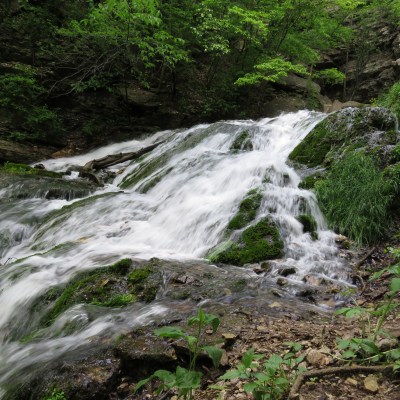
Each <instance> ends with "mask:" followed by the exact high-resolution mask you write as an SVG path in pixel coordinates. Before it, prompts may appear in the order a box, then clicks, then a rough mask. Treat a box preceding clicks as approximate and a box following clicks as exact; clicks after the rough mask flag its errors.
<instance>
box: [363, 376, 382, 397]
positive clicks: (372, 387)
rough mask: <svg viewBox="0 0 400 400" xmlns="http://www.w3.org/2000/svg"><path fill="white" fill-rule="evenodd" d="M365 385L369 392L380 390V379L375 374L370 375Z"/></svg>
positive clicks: (365, 380)
mask: <svg viewBox="0 0 400 400" xmlns="http://www.w3.org/2000/svg"><path fill="white" fill-rule="evenodd" d="M364 387H365V389H367V390H368V391H369V392H372V393H376V392H378V390H379V384H378V379H377V378H376V376H375V375H368V376H367V377H366V378H365V379H364Z"/></svg>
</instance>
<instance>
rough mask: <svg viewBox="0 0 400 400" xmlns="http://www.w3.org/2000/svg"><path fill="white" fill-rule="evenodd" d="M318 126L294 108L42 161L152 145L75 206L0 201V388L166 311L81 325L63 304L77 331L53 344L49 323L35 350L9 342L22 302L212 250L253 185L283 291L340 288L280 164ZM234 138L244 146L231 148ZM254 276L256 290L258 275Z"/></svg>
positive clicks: (141, 308)
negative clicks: (276, 235)
mask: <svg viewBox="0 0 400 400" xmlns="http://www.w3.org/2000/svg"><path fill="white" fill-rule="evenodd" d="M322 118H323V115H322V114H318V113H310V112H308V111H300V112H298V113H293V114H286V115H283V116H281V117H278V118H273V119H262V120H260V121H257V122H254V121H228V122H219V123H215V124H211V125H198V126H195V127H193V128H191V129H187V130H179V131H165V132H159V133H158V134H156V135H154V136H152V137H150V138H147V139H146V140H144V141H130V142H125V143H121V144H116V145H112V146H108V147H104V148H102V149H99V150H96V151H95V152H92V153H89V154H86V155H83V156H78V157H73V158H66V159H58V160H48V161H45V162H44V165H45V166H46V168H47V169H49V170H54V171H65V170H66V169H67V168H68V167H70V166H73V165H83V164H85V163H86V162H87V161H89V160H92V159H94V158H99V157H102V156H105V155H107V154H113V153H117V152H129V151H135V150H137V149H139V148H142V147H144V146H146V145H149V144H151V143H155V142H157V141H160V140H164V141H163V143H162V144H161V145H160V146H158V147H157V148H156V149H155V150H153V151H152V152H151V153H149V154H147V155H145V156H143V157H141V159H139V160H137V161H135V162H127V163H125V164H121V165H118V166H116V167H114V168H111V170H113V171H114V172H116V173H117V175H116V178H115V179H114V180H113V182H112V183H109V184H107V185H105V187H104V188H102V189H101V190H99V191H98V192H97V193H95V195H92V196H89V197H88V198H86V199H84V200H77V201H72V202H68V201H66V200H44V199H41V198H31V199H21V200H15V201H12V202H11V201H9V200H3V201H1V202H0V210H1V213H2V221H1V223H0V227H1V231H2V232H3V233H2V239H3V244H2V246H1V247H0V251H2V253H0V255H1V260H2V262H3V264H4V265H3V266H1V267H0V285H1V287H0V304H1V306H2V312H1V313H0V341H1V342H2V346H1V349H0V386H1V385H5V384H7V382H8V381H9V379H11V377H13V378H14V377H16V376H18V374H19V375H23V374H24V373H26V371H27V370H29V369H32V368H35V366H36V365H38V364H41V363H46V362H48V361H51V360H52V359H54V358H55V357H57V356H60V355H62V354H67V353H69V352H73V351H74V350H77V349H78V350H79V349H80V348H82V347H84V346H86V345H89V343H90V342H91V338H92V337H93V336H94V335H97V336H102V335H113V334H115V333H117V332H119V331H120V330H122V329H131V328H132V327H134V326H137V325H140V324H146V323H148V322H149V321H151V320H152V319H153V318H155V317H156V316H157V315H163V314H165V313H167V312H168V311H169V309H168V307H167V306H166V305H165V304H162V302H157V303H156V304H153V305H135V306H133V307H130V308H128V309H126V310H122V311H121V310H111V311H109V312H108V313H107V314H104V310H103V314H101V315H100V314H99V315H98V316H97V318H94V319H93V318H92V320H91V321H89V320H88V319H87V317H86V314H85V312H84V311H83V310H81V309H80V308H79V306H75V307H74V309H73V310H72V311H71V310H69V311H67V312H66V313H64V314H63V315H62V316H61V317H60V320H61V321H62V319H63V318H64V319H68V318H74V319H76V320H78V321H79V323H80V324H81V328H80V329H79V330H78V332H77V333H76V332H75V333H73V334H71V335H66V336H64V337H55V336H54V331H55V330H56V328H55V327H53V328H49V329H48V334H47V339H46V335H45V338H43V340H40V341H38V342H35V343H30V344H22V343H21V342H20V341H18V340H17V339H19V338H20V337H21V336H23V334H24V331H25V332H28V331H29V328H31V327H33V326H35V323H36V322H37V318H38V316H32V315H31V304H32V302H33V301H34V300H35V299H36V298H38V296H39V295H41V294H43V293H44V292H46V291H47V290H48V289H49V288H51V287H54V286H56V285H61V284H65V283H66V282H68V281H69V280H70V279H71V278H72V277H73V276H74V275H75V274H76V273H77V272H78V271H82V270H87V269H93V268H95V267H99V266H103V265H107V264H110V263H112V262H115V261H117V260H119V259H121V258H124V257H131V258H139V259H149V258H151V257H158V258H161V259H170V260H171V259H174V260H181V261H185V260H194V259H200V258H202V257H205V256H206V254H207V253H208V252H209V251H210V249H212V248H213V247H214V246H216V245H217V244H218V243H219V242H221V240H222V239H223V237H224V232H225V229H226V226H227V224H228V222H229V221H230V220H231V219H232V217H233V216H234V215H235V213H236V212H237V209H238V206H239V204H240V202H241V200H242V199H243V198H244V196H245V195H246V193H248V192H249V190H251V189H254V188H258V189H260V190H261V191H262V196H263V200H262V203H261V206H260V209H259V210H258V214H257V217H256V218H257V219H260V218H262V217H263V216H268V217H269V218H271V219H272V220H273V221H275V222H276V224H277V225H278V227H279V229H280V231H281V234H282V236H283V239H284V242H285V257H284V258H283V259H281V260H279V261H276V262H275V267H276V268H278V267H282V266H284V267H294V268H295V269H296V273H295V274H293V275H291V277H290V280H291V281H293V282H294V283H296V282H297V283H300V282H301V280H302V278H303V277H304V276H305V275H306V274H309V273H314V274H319V275H321V276H323V277H325V279H336V280H343V281H344V280H345V279H346V266H345V265H344V264H343V261H342V260H341V259H340V258H338V257H337V248H336V246H335V240H334V239H335V235H334V233H333V232H330V231H329V230H327V229H326V226H325V223H324V220H323V216H322V215H321V213H320V211H319V209H318V206H317V204H316V200H315V196H314V194H313V193H312V192H310V191H307V190H302V189H299V188H298V184H299V182H300V177H299V176H298V175H297V173H296V172H295V170H294V169H293V168H291V167H290V166H289V165H288V164H287V163H286V161H287V157H288V155H289V153H290V152H291V150H292V149H293V148H294V147H295V146H296V145H297V144H298V143H299V142H300V141H301V140H302V139H303V138H304V137H305V136H306V134H307V133H308V132H309V131H310V130H311V129H312V127H313V126H315V124H316V123H317V122H318V121H320V120H321V119H322ZM244 130H246V131H247V134H248V137H249V139H250V140H251V144H252V150H251V151H250V150H249V151H236V152H235V151H232V150H231V146H232V144H233V142H234V141H235V139H237V137H238V136H239V135H240V134H241V133H242V132H243V131H244ZM68 179H70V178H68ZM6 192H7V190H4V191H3V194H5V193H6ZM304 212H308V213H310V214H312V215H313V217H314V218H315V220H316V221H317V225H318V240H312V238H311V237H310V234H309V233H303V227H302V225H301V223H300V222H299V221H298V220H297V219H296V216H298V215H299V214H301V213H304ZM188 268H190V263H189V264H188ZM254 275H255V274H254ZM272 275H273V271H272ZM254 279H258V280H259V281H260V282H261V284H262V281H263V280H265V279H268V277H267V278H265V277H261V278H260V277H256V276H254ZM69 315H70V316H69ZM35 318H36V322H35V321H33V319H35ZM56 322H57V323H58V324H60V323H61V322H60V321H56ZM55 325H56V324H55ZM0 397H1V396H0Z"/></svg>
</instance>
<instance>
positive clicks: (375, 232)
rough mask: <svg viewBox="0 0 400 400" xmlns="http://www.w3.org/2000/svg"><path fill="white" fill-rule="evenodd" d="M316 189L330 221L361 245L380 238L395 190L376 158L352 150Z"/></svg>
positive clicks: (333, 227) (330, 223)
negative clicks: (380, 169) (393, 190)
mask: <svg viewBox="0 0 400 400" xmlns="http://www.w3.org/2000/svg"><path fill="white" fill-rule="evenodd" d="M315 191H316V194H317V198H318V201H319V204H320V207H321V209H322V211H323V212H324V214H325V216H326V218H327V220H328V223H329V225H330V227H331V228H332V229H334V230H335V231H337V232H339V233H341V234H344V235H347V236H349V237H350V238H351V239H353V240H354V241H356V242H357V243H359V244H362V243H365V244H371V243H374V242H376V241H377V240H379V239H380V238H381V237H382V236H383V234H384V232H385V230H386V228H387V225H388V222H389V207H390V205H391V202H392V191H391V188H390V184H389V183H387V182H386V181H385V179H384V177H383V174H382V173H381V172H380V171H379V169H378V168H377V167H376V165H375V163H374V160H373V159H372V158H371V157H368V156H366V155H365V154H363V153H362V152H353V153H351V154H348V155H347V156H346V157H345V158H344V159H342V160H338V161H337V162H336V163H335V164H334V165H333V166H332V169H331V171H330V173H329V174H328V176H327V179H325V180H323V181H319V182H317V183H316V185H315Z"/></svg>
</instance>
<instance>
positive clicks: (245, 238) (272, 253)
mask: <svg viewBox="0 0 400 400" xmlns="http://www.w3.org/2000/svg"><path fill="white" fill-rule="evenodd" d="M282 248H283V242H282V240H281V238H280V234H279V231H278V229H277V227H276V226H275V224H273V223H272V222H270V221H269V219H268V218H263V219H262V220H260V221H259V222H258V223H257V224H256V225H254V226H251V227H249V228H247V229H246V230H244V231H243V233H242V235H241V237H240V240H239V242H238V243H234V244H232V245H231V246H230V247H228V248H227V249H226V250H224V251H222V252H220V253H219V254H218V255H216V257H215V261H216V262H221V263H225V264H233V265H239V266H240V265H243V264H246V263H253V262H259V261H262V260H268V259H273V258H277V257H279V256H280V255H281V251H282Z"/></svg>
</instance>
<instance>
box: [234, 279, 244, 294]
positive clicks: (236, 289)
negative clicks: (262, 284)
mask: <svg viewBox="0 0 400 400" xmlns="http://www.w3.org/2000/svg"><path fill="white" fill-rule="evenodd" d="M246 283H247V282H246V279H238V280H237V281H235V282H234V283H233V291H234V292H240V291H242V290H243V289H244V288H245V287H246Z"/></svg>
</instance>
